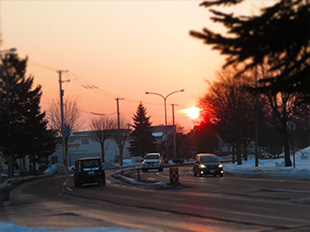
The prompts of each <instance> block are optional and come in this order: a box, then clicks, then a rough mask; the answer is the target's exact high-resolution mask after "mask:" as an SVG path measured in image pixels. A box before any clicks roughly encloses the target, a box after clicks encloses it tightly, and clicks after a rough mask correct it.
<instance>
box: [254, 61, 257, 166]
mask: <svg viewBox="0 0 310 232" xmlns="http://www.w3.org/2000/svg"><path fill="white" fill-rule="evenodd" d="M254 76H255V90H257V67H255V73H254ZM257 103H258V100H257V92H256V93H255V105H254V110H255V112H254V113H255V167H258V111H257V110H258V109H257V105H258V104H257Z"/></svg>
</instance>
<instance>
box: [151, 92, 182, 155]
mask: <svg viewBox="0 0 310 232" xmlns="http://www.w3.org/2000/svg"><path fill="white" fill-rule="evenodd" d="M179 92H184V89H181V90H176V91H173V92H171V93H169V94H167V95H166V96H163V95H162V94H160V93H154V92H145V94H154V95H158V96H160V97H162V98H163V99H164V107H165V134H166V156H167V157H168V131H167V98H168V97H169V96H171V95H172V94H175V93H179Z"/></svg>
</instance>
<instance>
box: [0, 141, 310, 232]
mask: <svg viewBox="0 0 310 232" xmlns="http://www.w3.org/2000/svg"><path fill="white" fill-rule="evenodd" d="M280 157H282V158H280V159H264V160H259V166H258V167H255V159H254V157H249V159H248V161H242V165H237V164H230V163H224V164H223V168H224V173H226V174H229V175H238V176H240V175H241V176H247V177H260V178H289V179H303V180H310V147H307V148H305V149H303V150H300V151H298V152H296V154H295V168H294V167H285V166H284V158H283V154H282V155H280ZM228 159H230V157H228ZM291 160H292V162H293V160H294V159H293V156H292V157H291ZM188 162H193V160H191V161H188ZM135 165H137V164H133V163H132V162H131V160H124V166H128V167H130V166H131V167H133V166H135ZM62 171H63V167H61V166H59V167H58V166H57V167H56V166H53V167H51V168H50V169H48V170H46V171H45V173H46V174H52V173H57V172H58V173H62ZM113 175H115V176H118V179H121V180H122V181H125V182H128V183H130V184H133V185H145V186H148V187H151V188H170V187H171V186H170V185H169V184H167V183H162V182H160V183H154V184H146V183H141V182H139V181H137V180H134V179H131V178H128V177H125V176H122V175H120V171H117V172H115V173H114V174H113ZM224 178H225V177H224ZM16 181H18V180H16ZM12 182H15V181H14V180H13V181H12ZM6 184H8V183H2V184H1V186H0V189H1V188H2V187H5V185H6ZM309 195H310V194H309ZM298 201H299V202H297V203H300V204H310V197H308V198H304V199H299V200H298ZM292 202H294V200H292ZM295 203H296V202H295ZM0 231H1V232H15V231H20V232H61V231H66V232H86V231H89V232H135V231H137V230H127V229H124V228H121V227H112V228H107V227H97V228H86V229H85V228H80V229H74V230H50V229H46V228H28V227H22V226H18V225H15V224H13V223H10V222H1V223H0Z"/></svg>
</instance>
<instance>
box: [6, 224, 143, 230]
mask: <svg viewBox="0 0 310 232" xmlns="http://www.w3.org/2000/svg"><path fill="white" fill-rule="evenodd" d="M0 231H1V232H15V231H18V232H138V231H139V230H128V229H124V228H122V227H111V228H109V227H94V228H79V229H72V230H52V229H47V228H29V227H25V226H19V225H15V224H14V223H11V222H0Z"/></svg>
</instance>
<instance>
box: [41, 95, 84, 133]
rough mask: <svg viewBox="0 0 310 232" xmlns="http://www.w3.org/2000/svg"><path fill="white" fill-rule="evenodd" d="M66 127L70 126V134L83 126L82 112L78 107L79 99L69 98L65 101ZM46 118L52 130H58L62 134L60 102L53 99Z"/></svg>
mask: <svg viewBox="0 0 310 232" xmlns="http://www.w3.org/2000/svg"><path fill="white" fill-rule="evenodd" d="M63 110H64V125H65V126H69V134H71V133H72V132H73V131H77V130H78V128H79V127H80V126H81V125H82V124H83V121H82V119H81V110H80V108H79V107H78V98H76V97H71V98H70V97H69V98H67V99H65V100H64V104H63ZM46 117H47V119H48V121H49V126H50V128H51V129H54V130H56V131H57V132H58V133H59V134H61V115H60V101H59V99H58V100H55V99H53V100H52V102H51V103H50V104H49V108H48V110H47V113H46Z"/></svg>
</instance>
